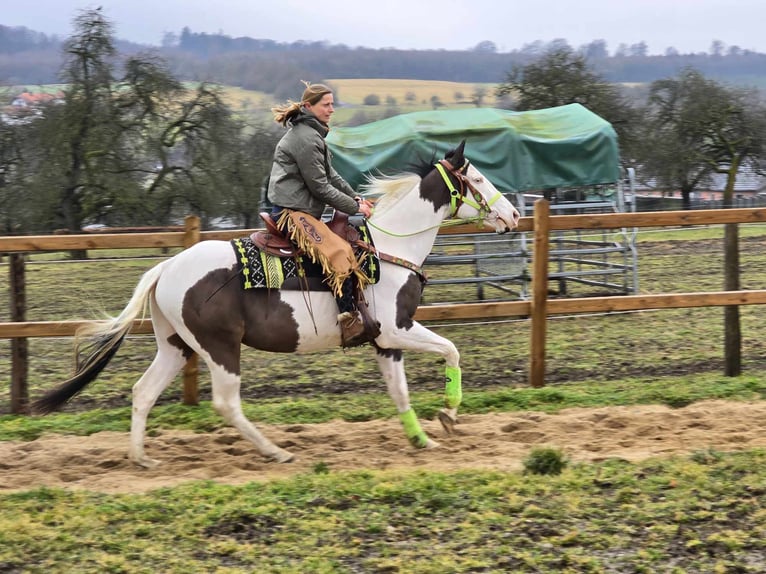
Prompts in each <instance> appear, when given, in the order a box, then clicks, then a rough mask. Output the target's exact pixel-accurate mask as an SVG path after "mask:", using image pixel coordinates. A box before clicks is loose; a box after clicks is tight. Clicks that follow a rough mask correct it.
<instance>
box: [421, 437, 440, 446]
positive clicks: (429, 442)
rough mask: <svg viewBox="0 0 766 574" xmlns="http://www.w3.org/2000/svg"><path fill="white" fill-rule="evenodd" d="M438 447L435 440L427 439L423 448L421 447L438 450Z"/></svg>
mask: <svg viewBox="0 0 766 574" xmlns="http://www.w3.org/2000/svg"><path fill="white" fill-rule="evenodd" d="M440 446H441V445H440V444H439V443H438V442H436V441H435V440H433V439H431V438H429V439H427V440H426V444H425V446H423V448H424V449H429V448H439V447H440Z"/></svg>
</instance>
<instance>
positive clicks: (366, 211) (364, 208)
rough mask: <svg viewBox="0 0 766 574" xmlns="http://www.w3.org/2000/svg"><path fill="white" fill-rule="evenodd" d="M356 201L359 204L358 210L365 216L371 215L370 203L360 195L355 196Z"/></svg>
mask: <svg viewBox="0 0 766 574" xmlns="http://www.w3.org/2000/svg"><path fill="white" fill-rule="evenodd" d="M356 201H357V203H358V204H359V212H360V213H361V214H362V215H364V216H365V217H370V216H371V215H372V203H371V202H370V201H368V200H366V199H363V198H361V197H357V198H356Z"/></svg>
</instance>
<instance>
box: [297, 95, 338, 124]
mask: <svg viewBox="0 0 766 574" xmlns="http://www.w3.org/2000/svg"><path fill="white" fill-rule="evenodd" d="M334 104H335V100H334V99H333V97H332V94H325V95H324V96H322V99H321V100H319V101H318V102H317V103H315V104H310V103H308V102H306V103H305V104H303V106H304V107H305V108H306V110H307V111H309V112H311V113H312V114H314V115H315V116H316V117H317V119H318V120H319V121H320V122H324V123H326V124H329V123H330V116H331V115H333V113H335V107H334Z"/></svg>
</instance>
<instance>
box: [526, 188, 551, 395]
mask: <svg viewBox="0 0 766 574" xmlns="http://www.w3.org/2000/svg"><path fill="white" fill-rule="evenodd" d="M550 213H551V208H550V203H549V202H548V200H547V199H538V200H537V201H535V212H534V223H535V231H534V251H533V254H532V302H531V306H532V309H531V316H532V328H531V340H530V355H531V357H530V367H529V384H530V385H532V386H533V387H542V386H544V385H545V336H546V327H547V304H548V252H549V250H550V223H551V220H550Z"/></svg>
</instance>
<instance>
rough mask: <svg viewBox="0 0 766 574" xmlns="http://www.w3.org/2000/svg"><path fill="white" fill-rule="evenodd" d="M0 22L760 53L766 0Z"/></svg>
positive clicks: (196, 3) (210, 12)
mask: <svg viewBox="0 0 766 574" xmlns="http://www.w3.org/2000/svg"><path fill="white" fill-rule="evenodd" d="M2 4H3V6H2V10H0V24H2V25H4V26H25V27H27V28H30V29H32V30H36V31H39V32H43V33H45V34H56V35H59V36H62V37H66V36H69V35H70V33H71V31H72V20H73V18H74V16H75V15H76V14H77V11H78V10H79V9H83V8H93V7H96V6H103V10H104V13H105V15H106V17H107V18H109V19H110V20H111V21H112V23H113V24H114V25H115V35H116V37H117V38H120V39H125V40H131V41H133V42H139V43H144V44H152V45H159V44H160V43H161V41H162V37H163V35H164V33H165V32H173V33H176V34H178V33H180V31H181V29H182V28H183V27H184V26H188V27H189V28H190V29H191V30H192V32H207V33H223V34H226V35H228V36H232V37H238V36H249V37H251V38H264V39H271V40H276V41H277V42H294V41H297V40H306V41H327V42H329V43H331V44H346V45H347V46H350V47H357V46H365V47H370V48H383V47H393V48H400V49H418V50H422V49H437V50H438V49H458V50H463V49H468V48H471V47H473V46H475V45H476V44H478V43H479V42H482V41H485V40H489V41H492V42H494V43H495V45H496V46H497V48H498V50H499V51H502V52H508V51H511V50H516V49H520V48H522V47H523V46H524V45H525V44H529V43H531V42H534V41H536V40H542V41H544V42H549V41H551V40H554V39H559V38H563V39H565V40H567V41H568V42H569V44H570V45H571V46H572V47H574V48H577V47H579V46H581V45H582V44H586V43H589V42H591V41H593V40H605V41H606V42H607V48H608V50H609V52H610V53H614V50H615V49H616V48H617V46H618V45H619V44H621V43H624V44H627V45H630V44H635V43H638V42H641V41H644V42H646V43H647V45H648V48H649V53H650V54H663V53H664V52H665V50H666V49H667V48H668V47H673V48H675V49H676V50H678V51H679V52H681V53H688V52H708V51H709V50H710V45H711V43H712V41H713V40H720V41H721V42H723V43H724V45H725V46H726V47H728V46H739V47H740V48H743V49H749V50H755V51H758V52H763V53H766V0H578V1H575V0H377V1H372V0H103V1H101V2H97V1H96V2H90V1H86V0H34V1H33V2H20V1H14V0H2Z"/></svg>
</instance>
